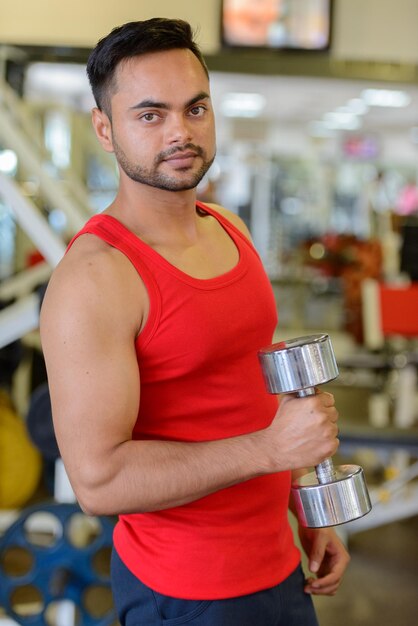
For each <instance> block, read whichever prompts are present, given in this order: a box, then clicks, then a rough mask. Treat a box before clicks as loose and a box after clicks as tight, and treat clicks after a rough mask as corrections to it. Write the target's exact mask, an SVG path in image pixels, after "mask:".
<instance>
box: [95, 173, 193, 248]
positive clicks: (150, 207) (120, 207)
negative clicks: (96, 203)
mask: <svg viewBox="0 0 418 626" xmlns="http://www.w3.org/2000/svg"><path fill="white" fill-rule="evenodd" d="M132 183H133V184H132V185H129V186H127V185H121V186H120V188H119V191H118V193H117V195H116V198H115V200H114V201H113V203H112V204H111V205H110V206H109V207H108V208H107V209H106V211H105V213H107V214H109V215H113V216H114V217H116V218H117V219H119V220H120V221H121V222H123V223H124V224H125V226H126V227H127V228H129V229H130V230H132V231H133V232H134V233H136V234H138V235H139V236H141V238H144V239H154V238H156V237H164V233H171V234H174V232H176V231H177V232H178V231H183V232H184V233H186V232H188V233H190V234H192V233H193V232H194V231H195V229H196V224H197V218H198V214H197V212H196V190H195V189H190V190H186V191H165V190H163V189H157V188H155V187H150V186H148V185H142V184H140V183H134V182H133V181H132Z"/></svg>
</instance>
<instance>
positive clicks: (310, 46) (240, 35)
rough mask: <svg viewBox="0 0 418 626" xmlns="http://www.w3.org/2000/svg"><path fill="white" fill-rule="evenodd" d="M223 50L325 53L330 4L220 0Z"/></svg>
mask: <svg viewBox="0 0 418 626" xmlns="http://www.w3.org/2000/svg"><path fill="white" fill-rule="evenodd" d="M221 21H222V42H223V44H224V45H225V46H231V47H235V46H237V47H247V48H276V49H286V48H290V49H295V50H325V49H326V48H328V47H329V43H330V24H331V0H223V2H222V18H221Z"/></svg>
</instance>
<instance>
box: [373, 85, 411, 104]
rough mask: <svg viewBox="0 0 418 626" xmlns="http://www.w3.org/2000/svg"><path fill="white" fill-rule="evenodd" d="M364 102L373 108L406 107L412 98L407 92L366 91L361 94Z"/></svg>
mask: <svg viewBox="0 0 418 626" xmlns="http://www.w3.org/2000/svg"><path fill="white" fill-rule="evenodd" d="M361 97H362V99H363V101H364V102H365V103H366V104H367V105H369V106H373V107H394V108H399V107H406V106H408V104H409V103H410V102H411V96H410V95H409V94H407V93H406V92H405V91H397V90H393V89H365V90H364V91H362V93H361Z"/></svg>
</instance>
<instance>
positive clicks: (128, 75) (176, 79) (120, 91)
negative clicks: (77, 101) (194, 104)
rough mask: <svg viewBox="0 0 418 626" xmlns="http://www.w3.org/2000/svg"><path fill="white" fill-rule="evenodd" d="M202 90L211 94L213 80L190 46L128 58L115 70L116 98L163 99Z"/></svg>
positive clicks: (184, 95) (185, 95)
mask: <svg viewBox="0 0 418 626" xmlns="http://www.w3.org/2000/svg"><path fill="white" fill-rule="evenodd" d="M199 91H206V92H207V93H209V80H208V77H207V76H206V73H205V71H204V69H203V67H202V65H201V63H200V61H199V60H198V59H197V57H196V56H195V55H194V54H193V53H192V52H191V50H188V49H176V50H165V51H162V52H151V53H147V54H143V55H140V56H136V57H133V58H131V59H126V60H125V61H123V62H122V63H120V64H119V66H118V68H117V70H116V73H115V90H114V97H115V98H119V99H121V98H124V99H126V98H128V99H133V100H136V99H138V98H140V99H143V98H144V97H147V98H149V97H152V98H158V99H161V98H162V97H164V96H165V97H166V98H167V97H169V96H174V95H176V94H177V95H181V96H183V97H184V99H187V95H188V94H193V95H194V94H196V93H197V92H199Z"/></svg>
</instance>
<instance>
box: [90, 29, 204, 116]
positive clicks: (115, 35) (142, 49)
mask: <svg viewBox="0 0 418 626" xmlns="http://www.w3.org/2000/svg"><path fill="white" fill-rule="evenodd" d="M193 36H194V34H193V31H192V28H191V26H190V24H189V23H188V22H185V21H184V20H179V19H166V18H163V17H154V18H152V19H150V20H144V21H141V22H128V23H126V24H123V25H122V26H118V27H116V28H114V29H113V30H112V31H111V32H110V33H109V34H108V35H107V36H106V37H103V39H100V41H99V42H98V43H97V45H96V47H95V48H94V49H93V51H92V53H91V54H90V56H89V59H88V61H87V76H88V79H89V81H90V85H91V89H92V92H93V96H94V99H95V101H96V104H97V107H98V108H99V109H100V110H104V111H105V112H106V113H107V114H108V115H109V116H110V92H111V91H112V89H115V88H116V85H115V71H116V68H117V66H118V65H119V63H121V61H124V60H125V59H130V58H132V57H135V56H139V55H141V54H146V53H148V52H161V51H164V50H174V49H188V50H190V51H191V52H193V54H194V55H195V56H196V57H197V59H198V60H199V61H200V63H201V65H202V67H203V69H204V71H205V73H206V75H207V76H208V75H209V73H208V69H207V66H206V63H205V61H204V58H203V56H202V53H201V51H200V49H199V46H198V45H197V44H196V42H195V41H194V39H193Z"/></svg>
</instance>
